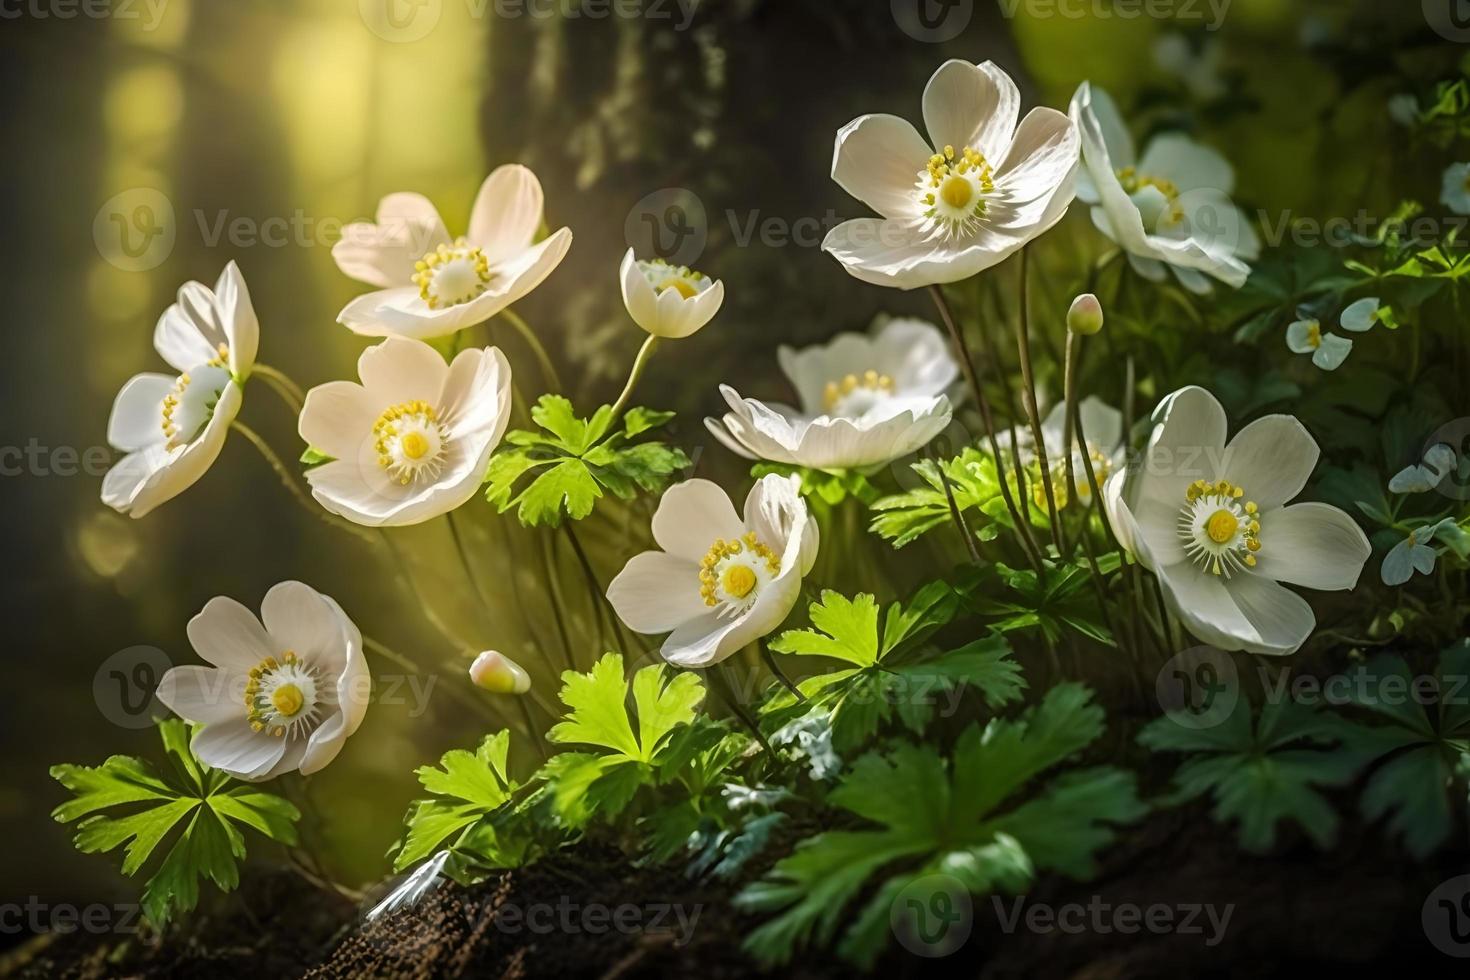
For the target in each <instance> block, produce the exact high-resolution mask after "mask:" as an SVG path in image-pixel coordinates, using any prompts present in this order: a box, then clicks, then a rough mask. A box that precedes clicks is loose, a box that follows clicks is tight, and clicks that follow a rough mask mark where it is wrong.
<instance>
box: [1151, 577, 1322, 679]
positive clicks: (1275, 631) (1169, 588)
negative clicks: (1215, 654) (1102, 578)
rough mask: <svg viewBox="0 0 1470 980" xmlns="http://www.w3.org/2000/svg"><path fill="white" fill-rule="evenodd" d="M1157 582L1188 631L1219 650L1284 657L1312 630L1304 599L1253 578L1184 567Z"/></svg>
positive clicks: (1262, 580) (1262, 578) (1313, 623)
mask: <svg viewBox="0 0 1470 980" xmlns="http://www.w3.org/2000/svg"><path fill="white" fill-rule="evenodd" d="M1159 581H1160V583H1161V584H1162V585H1163V587H1164V596H1165V598H1166V599H1167V600H1168V603H1169V607H1170V608H1171V609H1172V610H1173V611H1174V613H1175V615H1177V616H1178V617H1179V618H1180V620H1181V621H1182V622H1183V623H1184V625H1185V626H1186V627H1187V628H1188V629H1189V631H1190V632H1191V633H1193V634H1194V635H1195V636H1196V637H1198V638H1199V639H1200V640H1202V641H1204V642H1205V643H1208V644H1210V645H1212V646H1215V647H1218V648H1220V649H1221V650H1244V651H1246V652H1248V653H1260V654H1266V655H1269V656H1285V655H1287V654H1291V653H1295V652H1296V651H1297V650H1298V649H1299V648H1300V647H1301V645H1302V644H1303V643H1305V642H1306V640H1307V637H1309V636H1310V635H1311V633H1312V629H1313V628H1314V627H1315V626H1316V617H1315V616H1313V614H1312V607H1311V606H1310V605H1308V604H1307V602H1306V600H1305V599H1303V598H1302V597H1301V596H1299V595H1297V594H1296V593H1294V592H1292V591H1291V590H1289V589H1287V588H1285V587H1283V586H1280V585H1277V584H1276V583H1275V582H1272V581H1270V580H1269V579H1266V578H1264V577H1262V576H1259V575H1253V574H1242V575H1236V576H1235V577H1234V578H1232V579H1229V580H1225V579H1224V578H1223V577H1220V576H1216V575H1211V574H1210V573H1208V572H1205V571H1203V570H1201V569H1200V568H1198V567H1197V566H1195V565H1193V564H1191V563H1184V564H1181V565H1175V566H1173V567H1171V568H1169V569H1166V570H1165V571H1164V573H1163V574H1161V575H1160V577H1159Z"/></svg>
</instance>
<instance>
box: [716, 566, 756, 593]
mask: <svg viewBox="0 0 1470 980" xmlns="http://www.w3.org/2000/svg"><path fill="white" fill-rule="evenodd" d="M720 586H721V587H722V588H723V589H724V590H725V591H726V592H728V593H730V594H731V595H732V596H734V597H735V598H737V599H744V598H745V597H746V596H748V595H750V590H751V589H753V588H755V572H752V571H751V570H750V568H749V567H748V566H746V565H731V566H730V567H729V568H727V569H725V573H724V574H723V575H721V576H720Z"/></svg>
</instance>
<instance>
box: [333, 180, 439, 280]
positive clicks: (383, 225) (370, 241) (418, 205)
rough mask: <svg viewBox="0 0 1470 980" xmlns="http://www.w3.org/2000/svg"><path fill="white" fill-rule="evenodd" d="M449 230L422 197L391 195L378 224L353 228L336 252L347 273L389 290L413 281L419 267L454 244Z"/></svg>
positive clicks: (382, 204)
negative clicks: (435, 252) (417, 264)
mask: <svg viewBox="0 0 1470 980" xmlns="http://www.w3.org/2000/svg"><path fill="white" fill-rule="evenodd" d="M450 240H451V239H450V237H449V229H448V228H446V227H444V219H442V218H440V217H439V212H438V210H437V209H435V207H434V205H433V204H432V203H430V201H429V199H428V198H426V197H424V196H423V195H422V194H413V193H407V192H405V193H398V194H389V195H388V196H387V197H385V198H383V199H382V201H380V202H379V203H378V214H377V223H376V224H363V223H357V224H351V225H347V226H346V227H345V228H343V229H342V239H341V240H340V241H338V242H337V243H336V244H335V245H333V246H332V259H333V260H334V261H335V262H336V263H337V268H339V269H341V270H342V272H343V273H345V274H346V275H348V276H351V277H352V278H353V279H356V280H357V281H358V282H365V283H367V284H368V285H370V286H378V287H381V288H384V289H388V288H392V287H395V286H407V285H409V284H410V283H411V282H412V281H413V273H414V263H415V262H417V261H419V260H420V259H422V258H423V257H424V256H425V255H427V254H428V253H429V252H431V251H433V250H434V249H436V248H438V247H439V246H440V245H445V244H448V243H449V242H450Z"/></svg>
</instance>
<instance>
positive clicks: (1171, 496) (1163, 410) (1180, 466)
mask: <svg viewBox="0 0 1470 980" xmlns="http://www.w3.org/2000/svg"><path fill="white" fill-rule="evenodd" d="M1154 415H1155V419H1156V424H1155V426H1154V431H1153V433H1152V435H1151V436H1150V438H1149V443H1148V447H1147V448H1146V450H1145V453H1144V457H1143V459H1142V460H1141V461H1140V464H1139V465H1140V466H1141V472H1140V473H1139V474H1138V479H1137V481H1136V486H1130V493H1131V496H1130V499H1129V503H1130V506H1132V507H1133V508H1134V510H1135V511H1136V510H1137V509H1138V501H1140V500H1153V501H1156V502H1158V503H1160V504H1163V505H1164V506H1166V507H1174V508H1178V507H1182V506H1183V504H1184V492H1185V490H1186V489H1187V488H1188V486H1189V484H1191V483H1193V482H1194V481H1195V480H1209V481H1214V480H1216V479H1219V478H1220V471H1221V467H1220V464H1221V463H1222V461H1223V456H1224V452H1223V449H1224V445H1225V434H1226V431H1227V428H1226V427H1227V423H1226V419H1225V409H1224V408H1222V407H1221V406H1220V403H1219V402H1218V401H1217V400H1216V399H1215V396H1214V395H1212V394H1210V393H1209V392H1208V391H1206V390H1205V389H1203V388H1200V387H1197V386H1193V385H1191V386H1189V387H1187V388H1181V389H1180V390H1179V391H1176V392H1174V393H1173V394H1172V395H1169V396H1168V397H1167V398H1165V399H1164V400H1163V401H1162V402H1160V403H1159V407H1158V408H1157V409H1156V410H1155V413H1154ZM1232 480H1234V481H1235V482H1244V481H1243V479H1241V478H1237V477H1234V476H1232ZM1249 492H1251V493H1252V494H1254V493H1256V492H1257V491H1256V490H1255V489H1254V488H1253V487H1249ZM1254 499H1256V500H1257V501H1259V498H1254ZM1262 506H1263V507H1264V506H1265V504H1262Z"/></svg>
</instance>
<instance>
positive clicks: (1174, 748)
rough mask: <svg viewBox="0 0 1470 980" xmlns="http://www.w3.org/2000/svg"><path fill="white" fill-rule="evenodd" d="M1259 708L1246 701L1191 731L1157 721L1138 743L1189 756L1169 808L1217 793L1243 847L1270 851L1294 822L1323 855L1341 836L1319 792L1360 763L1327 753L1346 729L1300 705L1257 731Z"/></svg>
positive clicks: (1218, 816) (1268, 711) (1265, 711)
mask: <svg viewBox="0 0 1470 980" xmlns="http://www.w3.org/2000/svg"><path fill="white" fill-rule="evenodd" d="M1251 715H1252V712H1251V705H1250V702H1249V701H1248V700H1247V699H1246V698H1243V697H1242V698H1241V699H1240V700H1239V701H1238V702H1237V703H1236V706H1235V710H1234V711H1233V712H1231V714H1230V715H1229V716H1228V717H1227V718H1226V719H1225V720H1224V721H1222V722H1221V723H1220V724H1218V725H1215V726H1212V727H1204V728H1191V727H1188V726H1186V725H1182V724H1180V723H1179V722H1177V721H1175V720H1174V719H1173V718H1170V717H1167V716H1166V717H1164V718H1159V719H1157V720H1155V721H1153V722H1150V723H1149V724H1148V725H1147V726H1146V727H1145V728H1144V729H1143V731H1141V732H1140V733H1139V735H1138V741H1139V742H1140V743H1141V744H1143V745H1145V746H1147V747H1148V748H1149V749H1151V750H1152V751H1154V752H1188V753H1191V755H1190V757H1189V758H1188V759H1187V760H1186V761H1185V762H1184V763H1183V764H1182V765H1180V767H1179V769H1178V770H1177V771H1176V772H1175V773H1174V786H1175V787H1176V792H1175V793H1173V794H1172V795H1171V796H1170V798H1169V802H1171V803H1182V802H1185V801H1187V800H1193V799H1196V798H1198V797H1200V796H1204V795H1205V794H1207V793H1208V794H1210V795H1211V796H1212V797H1213V799H1214V801H1215V807H1214V810H1213V811H1212V815H1213V816H1214V818H1215V820H1217V821H1219V822H1220V823H1226V822H1228V821H1231V820H1238V821H1240V846H1241V847H1243V848H1245V849H1246V850H1248V851H1256V852H1260V851H1266V850H1269V849H1270V848H1271V847H1272V846H1273V845H1274V844H1275V843H1276V825H1277V823H1279V822H1280V821H1282V820H1291V821H1294V822H1295V823H1297V824H1298V825H1300V826H1301V828H1302V830H1303V831H1305V832H1306V834H1307V836H1309V837H1311V839H1312V841H1313V842H1314V843H1315V844H1316V845H1317V846H1318V847H1321V848H1326V847H1329V846H1331V844H1332V842H1333V840H1335V839H1336V837H1337V814H1336V813H1335V812H1334V811H1333V809H1332V805H1331V804H1330V803H1329V802H1328V801H1327V799H1326V798H1325V797H1323V796H1322V794H1321V793H1320V792H1319V791H1318V790H1319V787H1324V786H1340V785H1342V784H1344V783H1346V782H1347V781H1348V780H1349V779H1351V778H1352V776H1353V772H1354V771H1355V769H1356V768H1357V764H1356V763H1355V762H1354V760H1353V759H1351V758H1350V757H1349V756H1348V755H1347V754H1345V753H1342V752H1331V751H1323V750H1322V748H1321V747H1322V746H1327V745H1331V744H1332V743H1334V742H1336V741H1337V739H1338V730H1339V725H1338V724H1337V722H1336V720H1335V719H1334V718H1332V717H1331V716H1330V715H1325V714H1321V713H1319V712H1317V711H1314V710H1313V709H1311V708H1309V707H1306V706H1304V705H1301V704H1298V703H1297V702H1295V701H1292V700H1277V701H1271V702H1268V703H1267V704H1266V706H1265V707H1263V708H1262V709H1261V712H1260V717H1259V719H1258V720H1257V721H1256V723H1255V725H1254V727H1252V724H1251Z"/></svg>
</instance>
